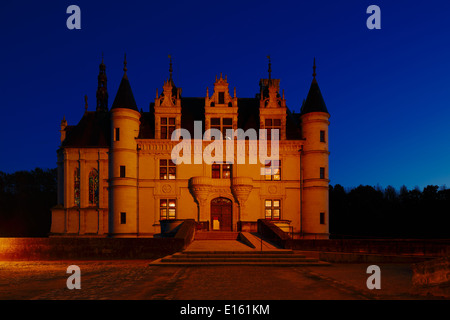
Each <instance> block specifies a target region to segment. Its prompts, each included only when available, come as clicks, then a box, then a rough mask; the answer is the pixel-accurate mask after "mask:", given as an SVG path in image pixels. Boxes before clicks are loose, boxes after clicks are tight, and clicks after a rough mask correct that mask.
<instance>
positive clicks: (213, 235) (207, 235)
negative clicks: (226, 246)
mask: <svg viewBox="0 0 450 320" xmlns="http://www.w3.org/2000/svg"><path fill="white" fill-rule="evenodd" d="M238 238H239V232H227V231H209V232H208V231H204V232H196V233H195V237H194V240H237V239H238Z"/></svg>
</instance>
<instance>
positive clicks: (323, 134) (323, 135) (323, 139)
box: [320, 130, 325, 142]
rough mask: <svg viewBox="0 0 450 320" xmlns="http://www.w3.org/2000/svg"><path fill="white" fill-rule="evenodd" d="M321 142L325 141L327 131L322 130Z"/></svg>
mask: <svg viewBox="0 0 450 320" xmlns="http://www.w3.org/2000/svg"><path fill="white" fill-rule="evenodd" d="M320 142H325V131H323V130H320Z"/></svg>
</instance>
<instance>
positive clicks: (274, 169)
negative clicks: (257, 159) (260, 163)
mask: <svg viewBox="0 0 450 320" xmlns="http://www.w3.org/2000/svg"><path fill="white" fill-rule="evenodd" d="M272 163H273V166H272ZM264 176H265V180H267V181H269V180H272V181H280V180H281V160H273V161H271V160H266V165H265V168H264Z"/></svg>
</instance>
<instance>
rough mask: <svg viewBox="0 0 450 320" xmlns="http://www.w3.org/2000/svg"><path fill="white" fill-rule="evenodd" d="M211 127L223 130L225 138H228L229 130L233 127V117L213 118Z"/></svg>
mask: <svg viewBox="0 0 450 320" xmlns="http://www.w3.org/2000/svg"><path fill="white" fill-rule="evenodd" d="M210 128H211V129H217V130H219V131H220V132H222V136H223V139H226V138H227V130H228V129H230V130H232V129H233V118H211V127H210Z"/></svg>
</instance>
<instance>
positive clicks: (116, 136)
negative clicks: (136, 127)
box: [114, 128, 120, 141]
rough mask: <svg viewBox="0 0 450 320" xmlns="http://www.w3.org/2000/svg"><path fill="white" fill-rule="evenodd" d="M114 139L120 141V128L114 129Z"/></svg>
mask: <svg viewBox="0 0 450 320" xmlns="http://www.w3.org/2000/svg"><path fill="white" fill-rule="evenodd" d="M114 141H120V129H119V128H115V129H114Z"/></svg>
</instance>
